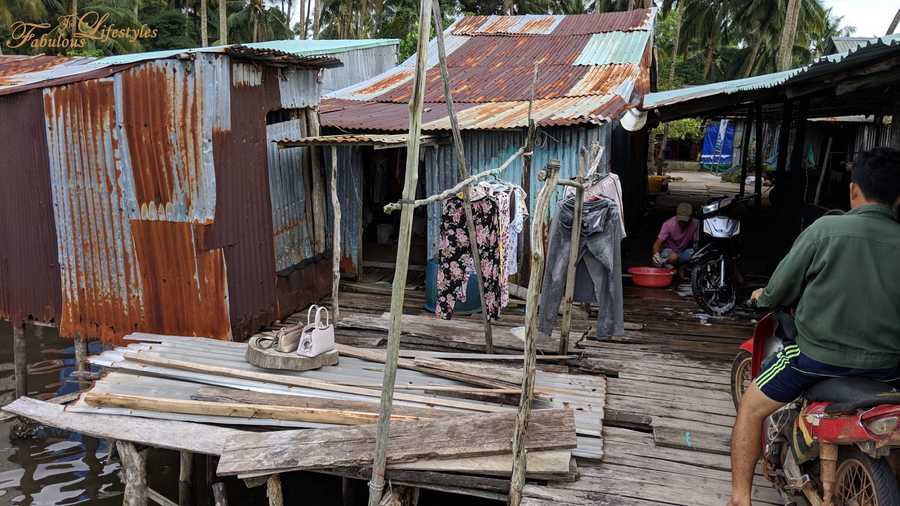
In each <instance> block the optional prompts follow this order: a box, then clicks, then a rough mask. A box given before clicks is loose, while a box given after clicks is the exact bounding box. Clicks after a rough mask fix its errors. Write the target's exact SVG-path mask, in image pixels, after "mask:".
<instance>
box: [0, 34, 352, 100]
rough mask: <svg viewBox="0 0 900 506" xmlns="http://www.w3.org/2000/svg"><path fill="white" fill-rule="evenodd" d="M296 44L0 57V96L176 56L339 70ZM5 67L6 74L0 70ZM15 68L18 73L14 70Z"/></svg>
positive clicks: (334, 63)
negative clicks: (95, 55)
mask: <svg viewBox="0 0 900 506" xmlns="http://www.w3.org/2000/svg"><path fill="white" fill-rule="evenodd" d="M298 44H300V41H274V42H260V43H255V44H248V45H240V44H236V45H231V46H216V47H199V48H189V49H170V50H164V51H148V52H145V53H133V54H123V55H115V56H108V57H106V58H100V59H94V58H65V57H50V56H36V57H25V58H28V59H23V57H18V56H14V57H10V58H13V59H7V58H6V57H3V56H0V76H2V77H0V95H5V94H9V93H18V92H21V91H26V90H29V89H33V88H43V87H48V86H57V85H61V84H69V83H74V82H79V81H85V80H88V79H97V78H102V77H107V76H110V75H113V74H115V73H117V72H120V71H122V70H124V69H126V68H128V67H129V66H132V65H135V64H138V63H143V62H148V61H154V60H164V59H171V58H175V57H178V56H184V57H187V58H193V57H197V56H198V55H203V54H215V55H223V54H229V55H232V56H234V57H235V58H236V59H243V60H256V61H260V62H266V63H276V64H281V65H292V66H294V67H305V68H310V69H320V68H335V67H340V66H341V62H340V60H338V59H337V58H333V57H331V56H321V55H312V56H305V55H303V54H299V53H297V52H290V51H286V50H285V49H291V50H294V51H296V48H297V45H298ZM7 64H8V65H9V68H10V70H8V71H4V70H3V67H4V66H6V65H7ZM16 68H18V69H19V70H15V69H16Z"/></svg>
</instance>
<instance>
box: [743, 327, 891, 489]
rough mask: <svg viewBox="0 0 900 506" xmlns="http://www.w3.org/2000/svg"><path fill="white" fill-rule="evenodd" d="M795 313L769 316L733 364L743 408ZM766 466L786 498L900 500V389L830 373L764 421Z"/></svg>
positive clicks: (791, 338) (788, 333)
mask: <svg viewBox="0 0 900 506" xmlns="http://www.w3.org/2000/svg"><path fill="white" fill-rule="evenodd" d="M795 337H796V330H795V328H794V326H793V318H792V317H791V316H790V315H788V314H787V313H785V312H780V311H778V312H773V313H769V314H767V315H765V316H764V317H763V318H762V319H760V320H759V322H758V323H757V325H756V328H755V330H754V332H753V336H752V337H751V338H750V339H748V340H747V341H745V342H744V343H743V344H742V345H741V349H740V351H739V352H738V355H737V357H735V359H734V363H733V365H732V370H731V372H732V373H731V395H732V400H733V401H734V405H735V409H737V407H738V405H739V404H740V400H741V397H742V395H743V393H744V392H745V391H746V389H747V387H748V386H749V385H750V382H751V381H752V380H753V378H755V377H757V376H758V375H759V373H760V371H761V369H762V368H763V364H765V363H766V361H767V360H768V359H770V357H774V355H776V354H777V353H778V352H779V351H780V350H781V349H782V348H783V347H784V346H785V343H788V344H790V343H793V342H795ZM761 444H762V447H763V452H762V454H763V459H762V461H763V466H762V467H763V471H764V474H765V476H766V477H767V478H768V479H769V481H771V482H772V483H773V484H774V485H775V487H776V488H777V489H778V491H779V492H780V493H781V495H782V498H783V499H784V500H785V504H808V505H812V506H817V505H825V506H831V505H834V506H887V505H898V504H900V487H898V484H897V476H898V471H900V392H898V391H897V390H896V389H895V388H893V387H892V386H891V385H888V384H886V383H882V382H879V381H875V380H870V379H865V378H829V379H825V380H824V381H822V382H820V383H818V384H816V385H814V386H813V387H812V388H810V389H809V390H807V391H806V392H805V393H804V394H803V395H802V396H801V397H800V398H798V399H796V400H795V401H794V402H791V403H789V404H787V405H785V406H784V407H783V408H782V409H780V410H779V411H776V412H775V413H774V414H772V415H771V416H770V417H768V418H767V419H766V421H765V422H764V424H763V440H762V442H761Z"/></svg>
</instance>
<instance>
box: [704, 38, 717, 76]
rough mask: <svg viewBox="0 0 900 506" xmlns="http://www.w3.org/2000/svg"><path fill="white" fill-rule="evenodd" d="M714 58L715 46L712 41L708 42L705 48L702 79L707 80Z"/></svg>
mask: <svg viewBox="0 0 900 506" xmlns="http://www.w3.org/2000/svg"><path fill="white" fill-rule="evenodd" d="M715 57H716V45H715V44H714V43H713V41H709V45H707V46H706V58H705V62H704V63H703V78H704V79H709V75H710V72H712V66H713V61H714V60H715Z"/></svg>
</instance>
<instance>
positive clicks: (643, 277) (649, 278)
mask: <svg viewBox="0 0 900 506" xmlns="http://www.w3.org/2000/svg"><path fill="white" fill-rule="evenodd" d="M628 273H629V274H631V280H632V281H634V284H636V285H638V286H646V287H649V288H662V287H666V286H669V285H670V284H672V277H673V276H674V275H675V269H664V268H661V267H629V268H628Z"/></svg>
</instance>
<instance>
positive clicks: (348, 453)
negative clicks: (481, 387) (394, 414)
mask: <svg viewBox="0 0 900 506" xmlns="http://www.w3.org/2000/svg"><path fill="white" fill-rule="evenodd" d="M514 420H515V413H492V414H483V415H475V416H462V417H454V418H448V419H440V420H432V421H427V422H398V423H396V424H392V428H391V432H390V437H389V443H390V444H388V445H387V447H386V448H387V450H388V453H387V457H386V458H387V460H386V461H387V462H388V463H395V462H404V461H410V460H415V459H423V458H458V457H470V456H479V455H499V454H503V453H506V452H508V451H509V440H510V437H511V435H512V427H513V421H514ZM375 434H376V426H375V425H364V426H358V427H349V428H340V429H323V430H300V431H281V432H274V433H260V434H252V435H247V436H242V437H240V438H235V439H232V440H229V441H228V443H227V449H226V450H225V451H224V452H223V455H222V458H221V459H220V461H219V468H218V473H219V474H220V475H233V474H241V473H258V472H280V471H283V470H288V469H290V470H294V469H298V470H302V469H321V468H334V467H345V466H364V465H367V464H370V463H371V461H372V459H373V457H374V446H375ZM424 442H427V444H423V443H424ZM577 444H578V441H577V439H576V437H575V417H574V416H573V414H572V411H571V410H536V411H534V412H533V414H532V417H531V419H530V420H529V431H528V435H527V438H526V440H525V447H526V448H528V449H530V450H551V449H570V448H575V447H576V446H577Z"/></svg>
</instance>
